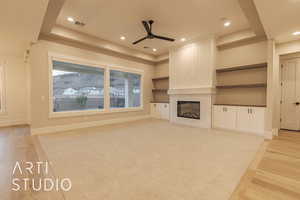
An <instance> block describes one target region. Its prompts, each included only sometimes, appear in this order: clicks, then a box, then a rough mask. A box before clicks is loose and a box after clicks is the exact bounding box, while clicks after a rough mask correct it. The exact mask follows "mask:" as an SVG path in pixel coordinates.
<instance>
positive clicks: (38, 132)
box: [31, 115, 151, 135]
mask: <svg viewBox="0 0 300 200" xmlns="http://www.w3.org/2000/svg"><path fill="white" fill-rule="evenodd" d="M148 118H151V116H150V115H142V116H135V117H126V118H118V119H108V120H101V121H92V122H82V123H76V124H68V125H60V126H51V127H43V128H31V135H42V134H50V133H56V132H63V131H70V130H74V129H81V128H89V127H95V126H104V125H110V124H118V123H124V122H130V121H137V120H142V119H148Z"/></svg>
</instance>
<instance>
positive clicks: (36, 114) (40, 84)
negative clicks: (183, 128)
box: [30, 41, 154, 129]
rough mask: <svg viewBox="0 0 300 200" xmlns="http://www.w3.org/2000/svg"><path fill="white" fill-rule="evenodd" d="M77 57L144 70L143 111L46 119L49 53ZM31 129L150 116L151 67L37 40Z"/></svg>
mask: <svg viewBox="0 0 300 200" xmlns="http://www.w3.org/2000/svg"><path fill="white" fill-rule="evenodd" d="M49 51H50V52H54V53H57V54H63V55H67V56H72V57H78V58H81V59H85V60H91V61H92V62H97V63H103V64H106V65H114V66H121V67H130V68H137V69H141V70H144V88H143V94H144V99H143V103H144V110H142V111H135V112H122V113H106V114H103V113H102V114H95V115H84V116H77V117H63V118H49V65H48V52H49ZM30 62H31V70H30V71H31V105H32V106H31V126H32V129H36V128H47V127H53V126H64V125H70V124H78V123H84V122H93V121H98V122H99V121H102V120H110V119H117V118H128V117H136V116H144V115H148V114H149V110H150V104H149V103H150V101H151V100H152V80H151V79H152V78H153V75H154V66H152V65H148V64H142V63H138V62H134V61H129V60H125V59H122V58H119V57H114V56H110V55H105V54H101V53H95V52H91V51H87V50H83V49H79V48H75V47H71V46H66V45H62V44H58V43H53V42H47V41H39V42H38V43H37V44H35V45H34V46H33V47H32V49H31V56H30Z"/></svg>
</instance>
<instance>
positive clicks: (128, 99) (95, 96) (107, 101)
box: [49, 53, 143, 117]
mask: <svg viewBox="0 0 300 200" xmlns="http://www.w3.org/2000/svg"><path fill="white" fill-rule="evenodd" d="M49 61H50V62H49V63H50V72H51V73H50V83H51V84H50V86H49V94H50V99H49V101H50V102H49V104H50V110H49V112H50V114H49V115H50V117H68V116H81V115H89V114H97V113H100V112H101V113H110V112H123V111H130V110H135V111H136V110H138V109H142V108H143V101H142V99H143V98H142V95H143V92H142V88H143V86H142V84H143V75H142V74H143V72H142V71H140V70H132V69H128V68H121V67H114V66H105V65H101V64H100V65H98V64H88V63H91V62H90V61H84V60H79V59H77V58H74V57H66V56H60V55H57V54H53V53H51V54H49Z"/></svg>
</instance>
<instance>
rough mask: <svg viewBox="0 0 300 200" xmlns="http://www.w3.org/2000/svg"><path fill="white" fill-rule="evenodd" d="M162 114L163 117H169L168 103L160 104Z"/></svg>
mask: <svg viewBox="0 0 300 200" xmlns="http://www.w3.org/2000/svg"><path fill="white" fill-rule="evenodd" d="M159 108H160V116H161V118H162V119H169V117H170V114H169V104H168V103H162V104H161V105H160V107H159Z"/></svg>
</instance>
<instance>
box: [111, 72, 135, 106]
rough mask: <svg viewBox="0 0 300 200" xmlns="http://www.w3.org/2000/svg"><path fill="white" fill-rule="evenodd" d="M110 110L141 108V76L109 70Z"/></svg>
mask: <svg viewBox="0 0 300 200" xmlns="http://www.w3.org/2000/svg"><path fill="white" fill-rule="evenodd" d="M109 91H110V92H109V95H110V108H131V107H140V106H141V75H140V74H134V73H129V72H122V71H117V70H110V90H109Z"/></svg>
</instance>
